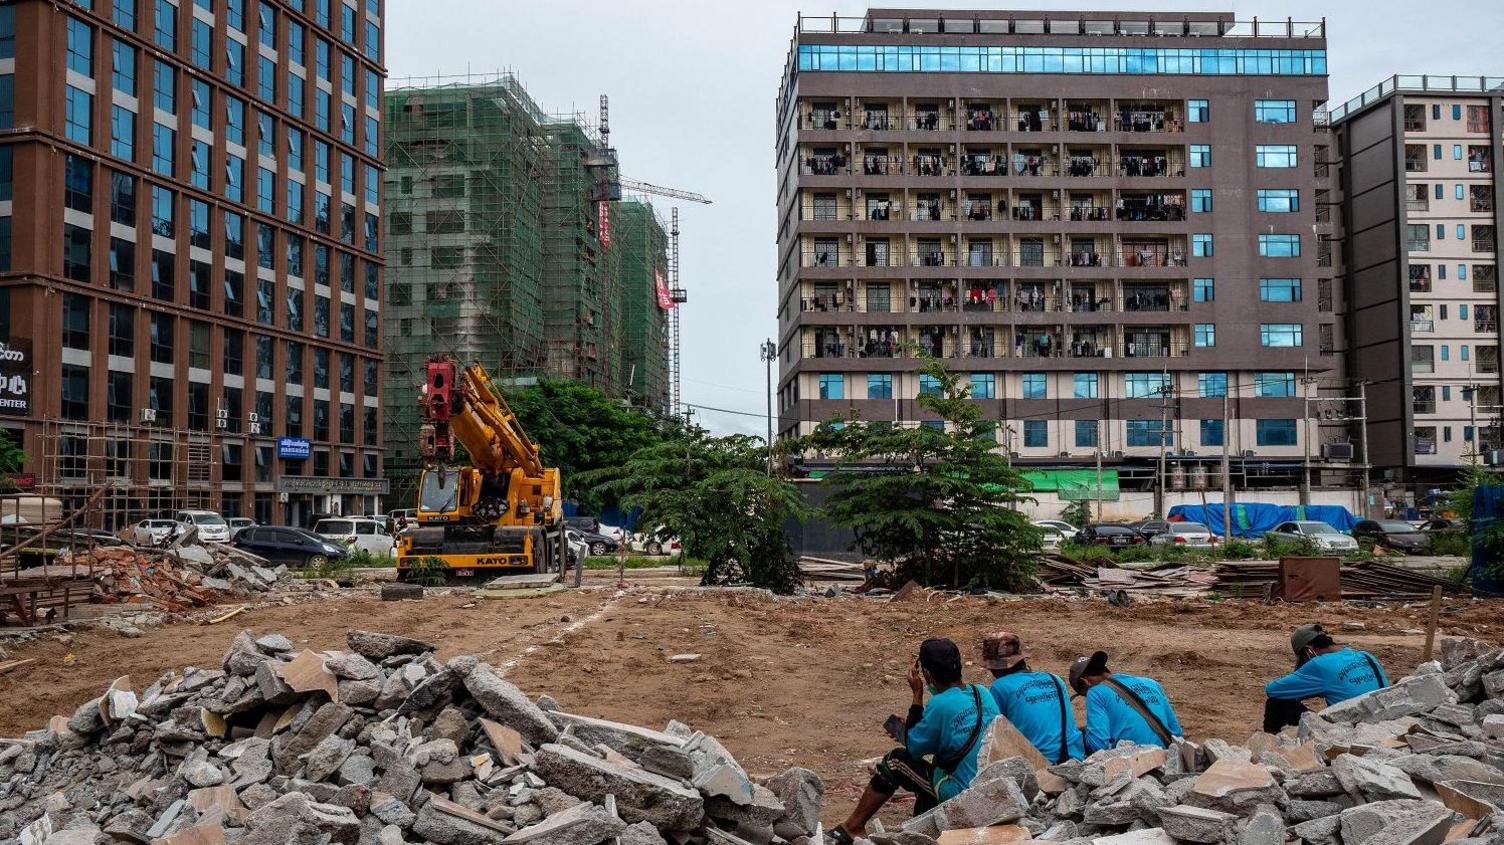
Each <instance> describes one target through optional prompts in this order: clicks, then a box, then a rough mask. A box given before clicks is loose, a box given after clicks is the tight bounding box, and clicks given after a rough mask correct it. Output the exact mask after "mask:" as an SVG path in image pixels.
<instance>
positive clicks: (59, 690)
mask: <svg viewBox="0 0 1504 845" xmlns="http://www.w3.org/2000/svg"><path fill="white" fill-rule="evenodd" d="M472 603H474V606H473V607H469V608H466V607H464V605H467V604H472ZM1310 621H1320V622H1323V623H1324V624H1326V625H1327V626H1328V628H1330V629H1332V630H1333V631H1335V632H1338V633H1339V639H1342V640H1345V641H1347V642H1351V643H1353V644H1355V645H1357V646H1360V647H1362V648H1366V649H1368V650H1370V651H1372V652H1373V653H1374V654H1375V655H1376V656H1378V658H1379V659H1380V660H1381V661H1382V662H1383V664H1384V665H1385V667H1386V669H1387V670H1388V671H1389V672H1390V673H1391V674H1392V675H1395V676H1398V675H1402V674H1405V673H1408V672H1410V671H1411V670H1412V669H1414V667H1415V665H1416V663H1417V662H1418V661H1419V660H1420V654H1421V649H1422V646H1423V645H1424V641H1425V637H1424V634H1423V628H1424V625H1425V607H1424V606H1423V605H1415V606H1405V605H1388V606H1374V607H1358V606H1352V605H1320V606H1318V605H1306V606H1286V605H1263V604H1257V603H1251V602H1231V601H1224V602H1210V601H1199V600H1198V601H1162V602H1146V601H1145V602H1139V603H1137V604H1135V605H1134V606H1132V607H1130V608H1115V607H1111V606H1109V605H1108V604H1106V603H1105V602H1102V601H1080V600H1065V599H1058V598H1043V597H1041V598H1023V599H985V598H971V597H963V598H951V597H946V596H941V595H934V596H931V597H929V600H927V601H926V600H923V599H921V600H917V601H910V602H885V601H884V602H879V601H868V600H863V599H854V598H837V599H825V598H801V599H797V600H780V601H773V600H769V599H767V598H764V597H760V596H758V595H756V594H752V593H747V592H741V591H728V592H698V591H693V592H671V591H667V592H666V591H663V590H659V589H650V588H643V589H636V590H629V591H627V592H624V593H618V592H617V591H614V590H610V589H587V590H584V591H580V592H565V593H559V594H554V595H548V596H543V597H536V598H528V599H509V600H502V601H479V602H475V601H474V600H472V599H470V598H469V597H467V596H463V595H446V596H437V597H432V598H426V599H424V600H422V601H411V602H381V601H378V600H376V599H375V597H374V596H371V595H369V594H357V595H351V596H347V597H340V598H335V599H329V600H325V601H319V602H314V603H310V604H303V605H296V606H290V607H274V608H267V609H262V610H255V611H250V612H247V613H244V614H241V615H240V616H238V617H236V618H235V619H234V620H231V621H229V622H226V623H223V624H220V625H192V624H175V625H168V626H165V627H161V628H156V629H151V630H148V631H146V633H145V635H144V636H142V637H140V638H136V639H127V638H125V637H122V636H120V635H119V634H116V633H114V632H112V631H109V630H106V629H86V630H81V631H79V632H76V633H75V634H74V635H73V638H72V641H71V642H69V643H67V644H64V643H62V642H59V641H57V640H55V639H52V638H43V639H41V640H39V641H37V642H33V643H28V644H25V645H22V646H20V647H18V648H16V649H14V650H13V651H12V653H11V655H10V656H11V657H12V658H26V657H32V658H36V662H35V663H32V664H29V665H27V666H24V667H21V668H20V669H18V670H16V671H14V672H11V673H9V674H6V675H0V696H3V699H4V700H5V702H6V705H7V706H6V707H5V708H4V709H3V710H0V736H17V735H20V734H21V733H22V732H24V731H26V730H29V729H32V728H37V727H40V726H42V725H43V724H44V723H45V722H46V720H47V718H48V717H49V716H51V715H53V714H54V713H69V712H71V711H72V709H73V708H74V707H76V706H77V705H78V704H79V703H81V702H83V701H86V700H88V699H89V698H92V697H94V696H96V695H98V694H99V693H100V691H102V690H103V689H104V688H105V687H106V686H107V685H108V684H109V683H110V681H111V680H113V679H114V678H116V677H118V676H120V675H123V674H130V675H132V676H133V678H134V680H135V683H136V685H137V688H138V689H139V688H141V687H144V686H145V685H146V684H148V683H150V682H151V681H152V680H153V679H155V678H156V677H157V676H158V675H159V674H160V673H161V672H162V671H164V670H166V669H169V668H176V667H181V666H187V665H199V666H214V665H217V664H218V663H219V661H220V659H221V657H222V656H223V654H224V650H225V648H226V646H227V645H228V643H229V641H230V639H231V638H232V637H234V635H235V634H236V632H237V631H239V630H240V629H241V628H251V629H253V630H256V631H258V632H280V633H283V634H286V635H287V636H289V637H290V638H291V639H292V640H293V641H294V643H297V644H299V645H306V646H307V647H309V648H314V649H322V648H340V647H343V645H344V638H345V636H344V635H345V631H346V630H347V629H349V628H367V629H371V630H377V631H387V632H391V633H398V634H405V635H408V636H413V637H419V638H422V639H425V640H428V641H431V642H434V643H436V644H438V646H439V649H440V657H442V658H448V657H450V656H453V655H456V654H470V653H474V654H481V655H484V657H485V659H486V660H487V661H489V662H491V663H492V664H494V665H496V666H498V667H503V668H504V669H506V671H507V673H508V675H509V676H510V677H511V678H512V679H513V680H514V681H515V682H516V683H518V684H519V685H520V686H521V687H522V688H523V689H524V690H526V691H527V692H528V693H530V694H533V695H540V694H543V693H548V694H550V695H552V696H553V697H554V698H556V699H557V700H558V701H559V703H560V705H561V706H562V707H563V708H565V709H566V710H570V711H574V712H579V713H585V714H588V715H592V716H601V717H605V718H610V719H618V720H622V721H627V722H632V723H636V724H642V725H648V726H659V727H661V726H662V725H663V724H664V723H665V722H667V721H668V720H670V719H678V720H679V721H681V722H685V723H688V724H690V725H693V726H694V727H696V728H699V729H702V730H704V731H706V732H708V733H711V734H713V735H715V736H718V737H720V739H721V740H722V741H723V742H724V743H725V744H726V745H727V747H728V748H730V749H731V751H732V752H733V753H735V754H736V755H737V756H738V758H739V759H740V760H741V761H742V763H743V764H744V765H745V766H746V767H747V768H748V769H749V770H750V771H752V772H754V773H760V774H771V773H774V772H777V771H780V770H782V769H784V768H786V767H788V766H791V765H800V766H805V767H808V768H811V769H814V770H815V771H817V772H819V774H820V775H821V776H822V777H823V778H825V780H826V784H827V787H828V791H829V797H828V799H827V801H828V809H827V816H828V817H829V818H832V819H833V818H838V817H839V816H840V815H841V814H842V813H843V812H844V808H845V805H846V804H847V799H849V798H854V797H855V794H856V793H857V792H858V791H859V789H860V785H861V784H862V783H864V782H865V780H866V774H865V765H864V762H865V761H866V760H868V759H870V758H872V757H876V756H878V755H880V754H882V753H883V752H884V751H885V750H886V749H887V748H888V746H889V740H888V739H887V738H886V737H885V736H884V735H883V734H882V731H881V728H880V726H881V724H882V722H883V719H885V718H886V717H887V715H888V714H889V713H902V712H903V711H904V709H905V708H906V706H907V696H908V688H907V684H906V683H905V681H904V673H905V672H906V670H907V668H908V665H909V663H910V662H911V661H912V660H913V655H914V653H915V649H916V648H917V645H918V643H919V641H920V640H921V639H923V638H924V637H927V636H948V637H951V638H953V639H955V640H956V641H957V642H958V643H959V644H960V645H961V647H962V650H963V653H965V654H966V655H967V656H968V658H975V656H976V654H977V651H978V649H979V638H980V636H981V635H982V634H983V633H984V632H986V631H989V630H997V629H1002V630H1011V631H1015V632H1017V633H1018V634H1019V635H1020V636H1021V637H1022V638H1023V641H1024V644H1025V646H1026V648H1028V649H1030V650H1031V651H1032V652H1033V659H1032V661H1031V662H1032V663H1033V664H1034V665H1035V666H1036V667H1037V668H1044V669H1049V670H1051V671H1056V672H1061V671H1063V670H1064V667H1065V666H1066V665H1067V664H1068V663H1069V661H1070V660H1071V659H1072V658H1074V657H1075V656H1076V655H1077V654H1081V653H1089V652H1090V651H1092V650H1094V649H1096V648H1102V649H1105V650H1107V651H1108V652H1109V653H1110V654H1111V655H1112V663H1113V665H1114V667H1115V668H1117V669H1120V670H1123V671H1129V672H1133V673H1138V674H1147V675H1150V676H1152V677H1154V678H1157V679H1159V680H1160V681H1161V682H1162V683H1163V684H1164V686H1165V688H1166V690H1167V691H1168V692H1169V694H1170V696H1171V699H1172V701H1173V702H1174V704H1175V707H1176V709H1177V711H1178V713H1179V715H1180V719H1181V722H1182V723H1183V724H1184V725H1185V728H1186V730H1187V732H1188V733H1189V734H1190V735H1191V736H1193V737H1208V736H1218V737H1225V738H1228V739H1233V740H1241V739H1243V738H1246V736H1247V735H1248V734H1249V733H1250V732H1251V731H1252V730H1254V728H1255V727H1256V724H1257V720H1258V718H1259V716H1260V714H1261V712H1262V705H1263V696H1262V685H1263V682H1264V681H1265V680H1267V679H1268V678H1270V677H1273V676H1275V675H1278V674H1281V673H1283V672H1286V671H1288V670H1289V668H1290V666H1291V659H1290V654H1289V646H1288V639H1287V638H1288V635H1289V631H1290V629H1291V628H1292V627H1294V626H1295V625H1298V624H1301V623H1304V622H1310ZM1440 631H1441V635H1466V636H1474V637H1480V638H1483V639H1492V640H1494V641H1500V640H1504V602H1497V601H1494V602H1483V601H1451V602H1448V603H1447V604H1446V605H1444V610H1443V614H1442V617H1441V626H1440ZM70 653H71V654H73V655H74V658H73V659H72V660H71V662H69V661H65V656H66V655H68V654H70ZM685 653H694V654H698V655H700V658H699V659H698V660H695V661H693V662H687V663H670V662H669V661H668V658H669V657H670V656H672V655H676V654H685ZM967 671H968V676H969V678H970V679H971V680H975V681H984V680H986V679H987V677H988V676H987V675H986V673H985V672H984V671H982V670H981V669H980V668H979V667H975V666H972V667H968V670H967ZM1079 717H1080V713H1079V712H1078V718H1079Z"/></svg>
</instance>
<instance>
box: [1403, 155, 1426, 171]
mask: <svg viewBox="0 0 1504 845" xmlns="http://www.w3.org/2000/svg"><path fill="white" fill-rule="evenodd" d="M1405 172H1406V173H1425V172H1426V160H1425V159H1424V158H1410V157H1408V156H1407V157H1406V158H1405Z"/></svg>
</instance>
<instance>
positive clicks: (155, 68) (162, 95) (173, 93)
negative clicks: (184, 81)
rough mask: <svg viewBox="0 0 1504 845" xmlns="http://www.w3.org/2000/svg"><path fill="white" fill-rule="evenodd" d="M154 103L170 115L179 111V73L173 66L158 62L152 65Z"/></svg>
mask: <svg viewBox="0 0 1504 845" xmlns="http://www.w3.org/2000/svg"><path fill="white" fill-rule="evenodd" d="M151 84H152V102H153V103H155V104H156V107H157V108H159V109H161V110H162V111H165V112H167V113H168V114H177V111H178V72H177V70H176V69H175V68H173V66H172V65H169V64H167V63H166V62H163V61H160V60H157V61H155V63H154V64H153V65H152V83H151Z"/></svg>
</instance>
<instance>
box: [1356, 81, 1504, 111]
mask: <svg viewBox="0 0 1504 845" xmlns="http://www.w3.org/2000/svg"><path fill="white" fill-rule="evenodd" d="M1499 90H1504V76H1424V75H1422V76H1414V75H1409V76H1407V75H1399V74H1396V75H1395V76H1391V77H1389V78H1388V79H1386V80H1384V81H1383V82H1380V83H1379V84H1378V85H1375V86H1374V87H1372V88H1370V89H1368V90H1367V91H1364V92H1363V93H1361V94H1359V95H1358V96H1356V97H1353V98H1352V99H1351V100H1348V101H1347V102H1345V103H1343V104H1342V105H1340V106H1337V107H1336V108H1334V109H1332V110H1331V112H1330V120H1331V122H1333V123H1336V122H1338V121H1340V120H1342V119H1344V118H1346V117H1347V116H1348V115H1349V114H1352V113H1354V112H1356V111H1358V110H1360V109H1362V108H1364V107H1366V106H1368V105H1370V104H1373V103H1376V102H1378V101H1379V100H1382V99H1384V98H1385V97H1388V96H1389V95H1391V94H1393V93H1395V92H1396V91H1420V92H1426V93H1445V94H1466V93H1470V92H1471V93H1480V94H1481V93H1483V92H1486V91H1499Z"/></svg>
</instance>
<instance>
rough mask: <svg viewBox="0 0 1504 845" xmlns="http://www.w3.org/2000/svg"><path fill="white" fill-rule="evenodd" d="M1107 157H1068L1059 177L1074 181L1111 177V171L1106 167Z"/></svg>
mask: <svg viewBox="0 0 1504 845" xmlns="http://www.w3.org/2000/svg"><path fill="white" fill-rule="evenodd" d="M1107 161H1108V158H1107V157H1105V156H1104V157H1102V158H1098V157H1096V156H1091V155H1069V156H1067V157H1066V160H1065V171H1064V173H1062V174H1061V175H1063V176H1069V177H1072V178H1075V179H1088V178H1093V177H1097V178H1101V177H1106V176H1111V175H1112V171H1111V169H1110V168H1109V167H1108V166H1107Z"/></svg>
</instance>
